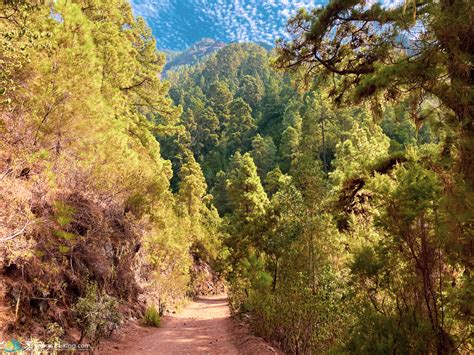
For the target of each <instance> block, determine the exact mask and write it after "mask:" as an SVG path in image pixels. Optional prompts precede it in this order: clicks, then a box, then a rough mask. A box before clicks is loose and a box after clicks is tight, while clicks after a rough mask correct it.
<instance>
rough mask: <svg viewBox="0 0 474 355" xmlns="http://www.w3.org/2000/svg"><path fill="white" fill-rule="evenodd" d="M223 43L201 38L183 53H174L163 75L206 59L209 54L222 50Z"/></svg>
mask: <svg viewBox="0 0 474 355" xmlns="http://www.w3.org/2000/svg"><path fill="white" fill-rule="evenodd" d="M224 46H225V44H224V43H223V42H219V41H215V40H213V39H210V38H203V39H202V40H200V41H199V42H196V43H195V44H193V45H192V46H191V47H190V48H188V49H186V50H185V51H183V52H174V53H173V54H172V56H170V57H169V60H168V61H167V63H166V64H165V66H164V68H163V73H164V74H166V72H167V71H169V70H172V69H176V68H178V67H180V66H185V65H193V64H196V63H198V62H199V61H201V60H203V59H204V58H206V57H207V56H208V55H209V54H211V53H214V52H216V51H218V50H219V49H221V48H223V47H224Z"/></svg>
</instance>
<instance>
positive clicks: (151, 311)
mask: <svg viewBox="0 0 474 355" xmlns="http://www.w3.org/2000/svg"><path fill="white" fill-rule="evenodd" d="M143 324H145V325H147V326H149V327H155V328H159V327H160V325H161V317H160V314H159V313H158V311H157V310H156V308H155V306H149V307H147V309H146V311H145V316H144V317H143Z"/></svg>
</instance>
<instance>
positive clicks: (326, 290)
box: [0, 0, 474, 354]
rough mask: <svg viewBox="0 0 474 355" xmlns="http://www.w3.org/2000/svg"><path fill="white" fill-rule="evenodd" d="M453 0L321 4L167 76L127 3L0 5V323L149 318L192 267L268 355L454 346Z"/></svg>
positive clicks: (459, 118) (466, 332) (456, 114)
mask: <svg viewBox="0 0 474 355" xmlns="http://www.w3.org/2000/svg"><path fill="white" fill-rule="evenodd" d="M470 6H471V5H470V4H469V2H468V1H464V0H456V1H444V0H443V1H413V2H409V1H407V2H406V3H405V4H404V5H403V4H402V5H401V6H395V7H391V8H384V7H382V6H381V5H379V4H373V5H370V4H369V3H368V2H367V3H366V2H365V1H357V0H350V1H349V0H334V1H331V2H330V3H329V4H328V6H326V7H324V8H321V9H316V10H314V11H312V12H311V13H308V12H305V11H301V12H300V13H299V14H298V15H297V16H296V17H295V18H294V19H293V20H291V21H290V23H289V30H290V33H291V34H292V36H293V38H292V40H290V41H287V42H280V43H279V44H278V48H277V52H276V58H272V56H273V53H269V52H268V51H267V50H265V49H263V48H261V47H259V46H257V45H255V44H231V45H227V46H225V47H224V48H222V49H220V50H219V51H217V52H215V53H213V54H211V55H210V56H209V57H207V59H205V60H204V61H202V62H200V63H199V64H196V65H193V66H189V67H180V68H177V69H175V70H174V71H169V72H168V73H167V80H169V84H168V82H166V81H162V80H161V79H160V77H159V72H160V71H161V70H162V68H163V65H164V59H163V56H162V55H160V54H158V53H157V52H156V49H155V41H154V39H153V37H152V36H151V34H150V31H149V29H148V28H147V27H146V26H145V24H144V22H143V21H142V20H141V19H135V18H134V17H133V16H132V14H131V11H130V7H129V5H128V4H127V3H126V2H123V1H121V0H117V1H112V3H111V2H107V3H105V2H103V1H101V0H81V1H72V2H62V1H57V2H54V3H53V4H51V7H46V6H40V5H36V3H33V2H32V3H28V2H26V3H21V4H20V3H18V2H12V3H8V4H6V5H2V7H1V12H0V30H1V31H0V33H1V36H2V37H1V38H0V40H1V41H0V45H1V47H2V51H1V54H0V66H1V73H0V74H1V76H0V102H1V105H2V111H1V112H0V134H1V138H2V139H1V140H0V157H1V160H0V184H1V185H0V194H1V195H0V204H1V208H0V233H1V234H0V237H1V238H2V239H0V251H1V255H0V261H1V262H2V264H1V265H0V266H1V268H2V269H0V272H1V273H2V275H4V276H5V277H4V278H3V280H4V281H3V280H2V282H0V292H3V294H0V302H1V301H2V300H5V301H6V303H7V304H8V308H9V309H10V310H11V314H10V315H9V317H10V323H9V324H11V326H10V328H11V329H12V330H14V331H17V332H20V333H21V330H22V329H23V330H24V329H26V327H27V325H28V322H27V320H26V317H25V315H26V316H31V317H30V318H31V319H39V320H44V321H45V320H48V321H49V322H53V323H50V325H51V324H53V325H51V326H50V327H49V328H51V329H56V328H57V325H54V323H58V324H61V325H62V326H66V325H67V324H68V321H69V320H71V322H72V323H73V322H74V321H75V322H76V324H78V323H79V324H80V327H81V328H82V329H83V332H84V334H85V335H86V336H89V337H90V338H95V337H96V336H97V337H99V336H101V335H103V333H104V332H106V331H108V330H110V328H111V327H114V326H115V323H116V322H118V320H119V319H120V317H115V314H114V311H113V310H116V302H117V300H118V301H124V302H126V303H128V304H129V305H134V306H132V307H131V308H133V307H135V306H136V305H137V304H138V305H140V306H141V310H142V311H143V310H144V309H145V308H144V307H143V305H142V304H141V303H140V302H139V301H141V300H143V299H146V300H147V301H148V303H149V305H148V310H149V311H148V312H147V314H146V316H147V319H146V320H145V321H146V322H148V323H153V324H157V323H159V315H160V313H161V312H162V309H163V307H165V306H164V304H166V303H168V302H171V301H172V300H176V299H179V298H180V297H182V296H183V295H184V294H185V293H189V292H190V289H192V288H193V287H194V286H196V285H195V284H196V283H197V282H199V280H200V277H199V276H196V275H193V274H192V272H191V271H190V270H191V269H192V265H193V264H195V265H196V264H199V263H201V262H207V263H208V264H210V265H212V267H213V268H214V269H215V270H216V271H218V272H219V273H220V274H222V275H225V277H226V278H227V280H228V284H229V297H230V304H231V307H232V310H233V311H234V312H235V313H241V312H245V313H247V314H248V315H249V317H250V319H251V323H252V326H253V329H254V330H255V331H256V332H257V333H258V334H260V335H263V336H265V337H266V338H268V339H272V340H273V341H275V342H277V343H278V344H279V345H280V347H281V348H282V349H283V350H284V351H286V352H288V353H295V354H301V353H303V354H309V353H313V354H319V353H357V354H367V353H368V354H372V353H373V354H386V353H393V354H418V353H422V354H431V353H437V354H452V353H469V352H472V351H473V343H472V335H473V328H472V324H473V312H474V310H473V306H472V299H473V292H474V283H473V280H472V260H473V259H472V257H473V256H472V251H473V248H472V244H473V239H472V238H473V236H474V231H473V225H474V214H473V206H474V205H473V200H474V199H473V196H474V190H473V185H472V183H473V181H474V177H473V171H474V166H473V164H472V156H473V154H472V153H473V146H474V143H473V131H474V130H473V126H472V124H473V119H472V118H473V117H472V115H473V112H472V107H474V105H473V91H472V90H473V87H472V73H473V67H472V61H473V58H472V53H473V50H472V40H469V39H470V38H474V35H473V34H472V29H473V28H474V26H473V24H472V15H471V13H472V11H469V9H470ZM452 23H456V24H457V25H456V26H453V25H452ZM454 27H455V28H454ZM281 69H284V70H281ZM302 84H303V85H302ZM87 285H89V287H88V286H87ZM91 285H94V286H93V287H95V291H94V292H93V293H94V294H92V293H91V287H92V286H91ZM154 304H155V305H156V307H158V309H159V312H158V311H157V310H156V308H154V307H155V305H154ZM140 306H137V307H140ZM64 309H66V310H67V312H66V316H63V312H62V310H64ZM100 309H106V311H104V312H101V313H103V314H104V315H106V316H107V317H106V319H105V318H104V319H103V318H101V317H98V318H97V319H95V318H94V322H90V319H86V318H87V317H84V313H85V312H86V313H87V312H90V313H91V314H97V310H100ZM110 310H112V311H110ZM130 312H133V310H132V311H130ZM0 317H1V313H0ZM35 317H36V318H35ZM49 328H48V329H49Z"/></svg>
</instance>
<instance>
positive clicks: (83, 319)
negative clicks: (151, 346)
mask: <svg viewBox="0 0 474 355" xmlns="http://www.w3.org/2000/svg"><path fill="white" fill-rule="evenodd" d="M118 305H119V304H118V301H117V299H116V298H114V297H112V296H109V295H107V294H105V293H103V292H101V291H99V289H98V287H97V285H96V284H94V283H89V284H88V285H87V288H86V292H85V295H84V296H83V297H80V298H79V299H78V300H77V302H76V303H75V304H74V306H73V307H72V312H73V315H74V319H75V320H76V323H77V325H78V326H79V328H80V329H81V341H82V338H83V337H84V336H86V337H87V338H88V339H89V340H90V341H92V342H97V341H98V340H99V339H100V338H101V337H103V336H105V335H110V334H111V333H112V332H113V331H114V329H115V328H116V327H117V326H118V323H119V322H120V320H121V314H120V312H119V310H118Z"/></svg>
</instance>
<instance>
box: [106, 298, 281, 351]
mask: <svg viewBox="0 0 474 355" xmlns="http://www.w3.org/2000/svg"><path fill="white" fill-rule="evenodd" d="M97 352H98V353H99V354H144V353H149V354H173V355H174V354H180V355H181V354H216V355H217V354H219V355H220V354H229V355H230V354H232V355H234V354H245V355H252V354H258V355H266V354H278V352H277V351H276V350H275V349H273V348H272V347H271V346H269V345H268V344H267V343H266V342H265V341H264V340H263V339H261V338H257V337H255V336H252V335H250V333H249V331H248V329H247V328H246V327H245V326H244V325H243V324H237V323H236V322H235V321H234V320H233V319H232V318H230V314H229V307H228V304H227V299H226V296H225V295H222V296H210V297H203V298H199V299H197V300H195V301H193V302H191V303H189V304H188V305H187V306H186V307H185V308H184V309H183V311H182V312H180V313H179V314H176V315H173V316H168V317H164V318H163V320H162V326H161V328H147V327H140V326H138V325H136V324H134V325H130V326H129V327H128V329H126V330H125V333H124V335H123V336H122V337H121V338H120V339H111V340H109V341H107V342H105V343H103V345H102V346H101V347H100V348H99V349H98V350H97Z"/></svg>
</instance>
